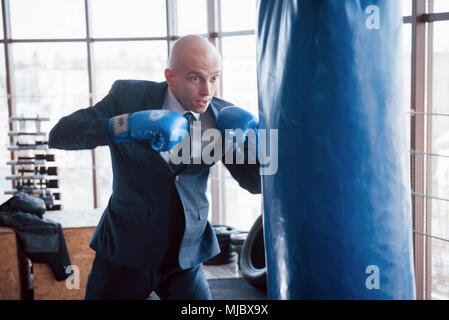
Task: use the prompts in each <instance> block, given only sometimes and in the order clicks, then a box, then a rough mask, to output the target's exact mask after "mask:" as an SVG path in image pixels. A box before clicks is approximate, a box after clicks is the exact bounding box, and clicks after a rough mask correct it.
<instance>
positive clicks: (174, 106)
mask: <svg viewBox="0 0 449 320" xmlns="http://www.w3.org/2000/svg"><path fill="white" fill-rule="evenodd" d="M162 109H165V110H172V111H175V112H177V113H180V114H182V115H183V114H185V113H187V112H191V113H192V114H193V116H194V117H195V119H196V120H199V118H200V114H199V113H197V112H194V111H186V110H185V109H184V107H183V106H182V105H181V103H179V101H178V99H176V97H175V96H174V95H173V93H172V92H171V90H170V87H167V93H166V95H165V100H164V104H163V106H162Z"/></svg>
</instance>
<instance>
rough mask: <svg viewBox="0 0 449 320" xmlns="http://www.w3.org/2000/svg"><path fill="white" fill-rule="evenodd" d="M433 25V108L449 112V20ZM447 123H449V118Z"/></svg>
mask: <svg viewBox="0 0 449 320" xmlns="http://www.w3.org/2000/svg"><path fill="white" fill-rule="evenodd" d="M433 25H434V46H433V47H434V55H433V63H434V67H433V108H434V112H436V113H449V41H448V38H447V35H448V33H449V21H438V22H435V23H434V24H433ZM447 123H448V125H449V119H448V121H447ZM447 130H449V127H448V128H447Z"/></svg>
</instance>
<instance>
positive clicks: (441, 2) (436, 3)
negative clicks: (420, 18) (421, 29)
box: [433, 0, 449, 12]
mask: <svg viewBox="0 0 449 320" xmlns="http://www.w3.org/2000/svg"><path fill="white" fill-rule="evenodd" d="M433 12H449V1H447V0H433Z"/></svg>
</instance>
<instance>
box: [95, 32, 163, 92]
mask: <svg viewBox="0 0 449 320" xmlns="http://www.w3.org/2000/svg"><path fill="white" fill-rule="evenodd" d="M93 55H94V67H95V96H96V99H97V100H100V99H102V98H103V97H104V96H105V95H106V94H107V93H108V92H109V89H110V88H111V86H112V84H113V83H114V81H115V80H118V79H140V80H151V81H164V80H165V78H164V70H165V67H166V65H167V42H166V41H145V42H143V41H130V42H124V41H120V42H97V43H95V44H94V54H93Z"/></svg>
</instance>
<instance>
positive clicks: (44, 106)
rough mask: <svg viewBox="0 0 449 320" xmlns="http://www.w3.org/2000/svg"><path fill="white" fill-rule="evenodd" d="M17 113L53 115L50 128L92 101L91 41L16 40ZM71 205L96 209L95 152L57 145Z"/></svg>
mask: <svg viewBox="0 0 449 320" xmlns="http://www.w3.org/2000/svg"><path fill="white" fill-rule="evenodd" d="M13 66H14V83H15V89H16V95H15V96H14V99H15V102H16V114H17V115H24V116H35V115H36V114H39V115H40V116H45V117H49V118H50V121H49V122H43V123H42V131H44V132H47V134H48V132H49V131H50V129H51V128H52V127H53V126H54V125H55V124H56V122H57V121H58V120H59V119H60V118H61V117H63V116H65V115H68V114H70V113H72V112H73V111H75V110H77V109H80V108H85V107H87V106H88V105H89V98H88V97H89V95H88V92H89V91H88V79H87V77H88V75H87V66H86V48H85V44H79V43H16V44H14V46H13ZM49 152H50V153H52V154H55V160H56V162H55V163H49V165H56V166H57V167H58V168H59V180H60V191H61V203H62V204H63V206H64V208H65V209H89V208H92V207H93V200H92V198H93V189H92V178H91V177H92V173H91V167H92V159H91V158H92V157H91V152H90V151H89V150H83V151H63V150H56V149H54V150H53V149H52V150H50V151H49Z"/></svg>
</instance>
